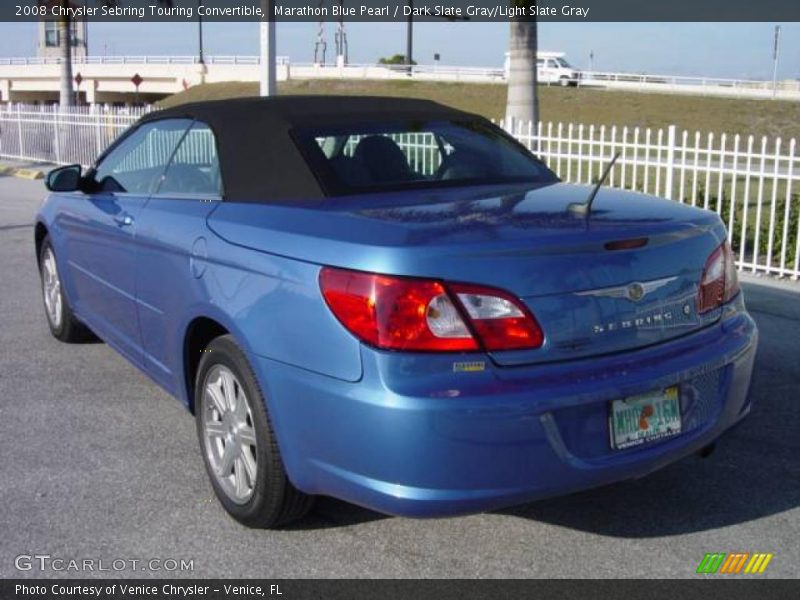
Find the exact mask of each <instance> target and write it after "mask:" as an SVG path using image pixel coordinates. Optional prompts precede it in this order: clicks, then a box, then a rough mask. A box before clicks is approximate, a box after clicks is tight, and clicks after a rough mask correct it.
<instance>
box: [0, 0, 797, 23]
mask: <svg viewBox="0 0 800 600" xmlns="http://www.w3.org/2000/svg"><path fill="white" fill-rule="evenodd" d="M64 4H65V3H64V2H62V1H61V0H3V1H2V2H0V21H12V22H13V21H36V20H40V19H58V18H61V17H62V16H63V15H64V14H65V12H66V13H67V16H68V17H69V18H73V19H86V20H88V21H105V22H114V21H116V22H137V21H145V22H146V21H172V22H181V21H196V20H197V19H198V18H202V19H203V20H205V21H259V20H267V19H273V20H277V21H338V20H344V21H406V20H408V19H409V18H413V19H414V20H417V21H431V22H435V21H447V20H453V21H509V20H511V19H530V18H534V17H535V18H536V19H538V20H540V21H544V22H547V21H551V22H552V21H562V22H625V21H627V22H637V21H639V22H657V21H665V22H681V21H684V22H703V21H706V22H719V21H752V22H773V21H779V22H788V21H800V0H757V1H756V0H668V1H666V0H663V1H662V0H539V1H538V2H537V1H533V0H200V1H199V2H198V0H172V1H170V2H167V1H162V0H119V1H117V2H107V1H103V0H70V2H69V3H68V5H67V6H66V7H65V5H64Z"/></svg>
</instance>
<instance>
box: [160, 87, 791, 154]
mask: <svg viewBox="0 0 800 600" xmlns="http://www.w3.org/2000/svg"><path fill="white" fill-rule="evenodd" d="M279 93H281V94H335V95H342V94H356V95H375V96H404V97H412V98H427V99H430V100H435V101H437V102H441V103H442V104H447V105H450V106H453V107H455V108H459V109H462V110H466V111H469V112H474V113H478V114H481V115H484V116H486V117H489V118H493V119H499V118H501V117H502V116H503V113H504V110H505V102H506V87H505V86H504V85H498V84H474V83H435V82H421V81H364V80H335V81H322V80H298V81H289V82H285V83H281V84H280V85H279ZM257 94H258V84H257V83H251V82H239V81H235V82H225V83H212V84H206V85H200V86H195V87H193V88H190V89H189V90H187V91H185V92H181V93H179V94H175V95H174V96H171V97H169V98H166V99H165V100H163V101H162V102H161V103H160V104H161V105H162V106H173V105H176V104H182V103H185V102H194V101H198V100H212V99H220V98H232V97H240V96H255V95H257ZM539 97H540V104H541V112H542V120H543V121H545V122H547V121H554V122H558V121H561V122H563V123H586V124H594V125H607V126H611V125H617V126H628V127H636V126H638V127H666V126H667V125H671V124H674V125H677V126H678V128H679V129H686V130H688V131H690V132H694V131H700V132H701V133H715V134H721V133H728V134H736V133H739V134H742V135H750V134H752V135H756V136H762V135H766V136H770V137H775V136H781V137H782V138H783V139H788V138H791V137H796V138H799V139H800V102H789V101H771V100H743V99H733V98H705V97H695V96H680V95H673V94H643V93H636V92H620V91H608V90H602V89H590V88H567V89H562V88H559V87H547V86H542V87H541V88H540V96H539Z"/></svg>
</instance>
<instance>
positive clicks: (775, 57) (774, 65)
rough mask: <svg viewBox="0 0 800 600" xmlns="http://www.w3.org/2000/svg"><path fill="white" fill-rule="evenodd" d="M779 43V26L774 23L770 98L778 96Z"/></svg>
mask: <svg viewBox="0 0 800 600" xmlns="http://www.w3.org/2000/svg"><path fill="white" fill-rule="evenodd" d="M780 43H781V26H780V25H775V46H774V48H773V50H772V99H773V100H774V99H775V98H777V96H778V50H779V48H780Z"/></svg>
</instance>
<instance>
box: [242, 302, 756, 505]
mask: <svg viewBox="0 0 800 600" xmlns="http://www.w3.org/2000/svg"><path fill="white" fill-rule="evenodd" d="M757 340H758V333H757V330H756V327H755V324H754V323H753V321H752V319H751V318H750V317H749V316H748V315H747V313H745V312H743V311H738V312H734V311H733V310H732V311H731V314H729V315H728V316H726V317H725V318H723V320H722V321H721V322H720V323H719V324H718V325H715V326H713V327H710V328H708V329H706V330H703V331H701V332H698V333H696V334H693V335H691V336H687V337H685V338H682V339H679V340H675V341H673V342H670V343H666V344H661V345H659V346H657V347H652V348H648V349H643V350H640V351H636V352H632V353H626V354H624V355H617V356H609V357H603V358H602V359H592V360H582V361H575V362H571V363H560V364H558V365H552V364H551V365H543V366H530V367H517V368H497V367H494V366H493V365H492V364H491V361H489V360H488V359H487V358H485V357H484V358H482V359H480V358H479V359H478V360H484V361H485V370H483V371H478V372H454V369H453V362H454V361H459V360H476V357H474V356H468V357H466V358H464V357H460V358H455V359H454V358H453V357H452V356H449V357H447V356H433V355H404V354H397V353H384V352H377V351H375V350H372V349H369V348H364V349H363V352H362V356H363V367H364V370H363V376H362V379H361V380H360V381H358V382H356V383H349V382H344V381H340V380H337V379H333V378H330V377H326V376H322V375H317V374H314V373H312V372H309V371H305V370H302V369H298V368H296V367H291V366H287V365H284V364H281V363H276V362H274V361H271V360H268V359H264V358H259V359H257V360H256V361H255V362H256V364H255V365H254V366H256V370H257V371H258V375H259V378H260V379H261V382H262V385H263V386H264V389H265V390H266V391H267V395H268V404H269V410H270V413H271V416H272V420H273V423H274V426H275V430H276V434H277V436H278V442H279V445H280V448H281V451H282V454H283V457H284V462H285V464H286V467H287V470H288V473H289V476H290V478H291V480H292V481H293V483H294V484H295V485H296V486H297V487H298V488H299V489H301V490H303V491H305V492H307V493H311V494H324V495H330V496H335V497H338V498H341V499H343V500H346V501H349V502H352V503H355V504H359V505H362V506H365V507H368V508H371V509H374V510H377V511H380V512H384V513H388V514H395V515H405V516H413V517H429V516H442V515H453V514H459V513H468V512H477V511H483V510H490V509H495V508H500V507H504V506H510V505H514V504H520V503H523V502H527V501H531V500H534V499H538V498H543V497H547V496H554V495H559V494H564V493H568V492H571V491H575V490H580V489H585V488H590V487H594V486H598V485H603V484H607V483H611V482H614V481H619V480H623V479H627V478H632V477H640V476H643V475H645V474H647V473H650V472H652V471H654V470H657V469H659V468H661V467H663V466H665V465H667V464H669V463H671V462H674V461H675V460H678V459H680V458H682V457H684V456H686V455H689V454H691V453H694V452H696V451H697V450H699V449H701V448H703V447H704V446H706V445H707V444H709V443H711V442H712V441H714V440H715V439H716V438H717V437H719V436H720V435H721V434H722V433H723V432H724V431H725V430H726V429H728V428H730V427H731V426H733V425H734V424H736V423H737V422H738V421H739V420H740V419H742V418H743V417H744V416H745V415H746V414H747V413H748V412H749V409H750V405H749V401H748V390H749V386H750V379H751V373H752V369H753V361H754V358H755V352H756V346H757ZM672 385H677V386H678V387H679V393H680V398H681V409H682V414H683V421H684V423H683V432H682V433H681V434H680V435H678V436H676V437H673V438H669V439H667V440H663V441H659V442H654V443H652V444H648V445H645V446H639V447H636V448H632V449H629V450H622V451H612V450H610V448H609V431H608V427H609V426H608V413H607V410H608V402H609V401H610V400H612V399H615V398H622V397H627V396H631V395H636V394H639V393H643V392H647V391H650V390H653V389H658V388H665V387H668V386H672Z"/></svg>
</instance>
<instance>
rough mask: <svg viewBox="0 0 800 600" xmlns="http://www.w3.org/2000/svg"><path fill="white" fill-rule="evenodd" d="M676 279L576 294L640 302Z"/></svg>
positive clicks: (665, 278) (655, 280) (656, 280)
mask: <svg viewBox="0 0 800 600" xmlns="http://www.w3.org/2000/svg"><path fill="white" fill-rule="evenodd" d="M677 278H678V277H677V275H676V276H675V277H664V278H663V279H653V280H652V281H645V282H644V283H640V282H638V281H635V282H633V283H629V284H628V285H620V286H616V287H610V288H601V289H599V290H588V291H585V292H575V295H576V296H596V297H602V298H627V299H628V300H630V301H631V302H638V301H639V300H641V299H642V298H644V297H645V296H646V295H647V294H649V293H650V292H653V291H655V290H657V289H659V288H662V287H664V286H665V285H667V284H668V283H670V282H671V281H675V280H676V279H677Z"/></svg>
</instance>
